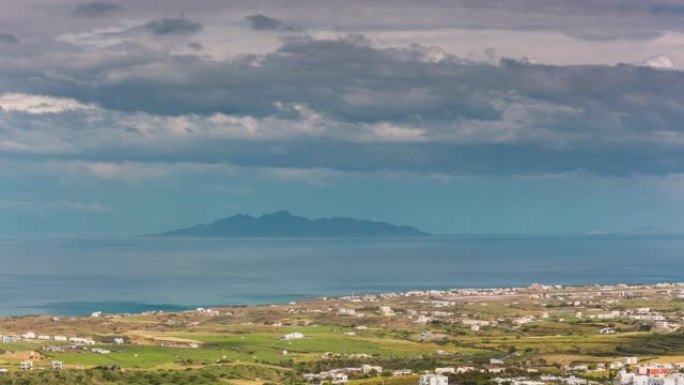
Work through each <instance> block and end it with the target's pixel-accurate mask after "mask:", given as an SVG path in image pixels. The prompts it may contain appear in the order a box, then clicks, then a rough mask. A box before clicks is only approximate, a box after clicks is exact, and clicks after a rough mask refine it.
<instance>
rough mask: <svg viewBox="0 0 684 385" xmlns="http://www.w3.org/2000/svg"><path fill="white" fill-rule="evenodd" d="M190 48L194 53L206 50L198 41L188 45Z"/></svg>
mask: <svg viewBox="0 0 684 385" xmlns="http://www.w3.org/2000/svg"><path fill="white" fill-rule="evenodd" d="M188 48H190V49H192V50H194V51H201V50H202V49H203V48H204V46H203V45H202V43H198V42H196V41H193V42H190V43H188Z"/></svg>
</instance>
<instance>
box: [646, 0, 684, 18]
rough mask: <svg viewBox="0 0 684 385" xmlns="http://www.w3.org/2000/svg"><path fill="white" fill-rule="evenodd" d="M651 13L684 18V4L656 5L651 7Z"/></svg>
mask: <svg viewBox="0 0 684 385" xmlns="http://www.w3.org/2000/svg"><path fill="white" fill-rule="evenodd" d="M651 13H653V14H656V15H665V16H683V15H684V4H674V3H669V4H654V5H652V6H651Z"/></svg>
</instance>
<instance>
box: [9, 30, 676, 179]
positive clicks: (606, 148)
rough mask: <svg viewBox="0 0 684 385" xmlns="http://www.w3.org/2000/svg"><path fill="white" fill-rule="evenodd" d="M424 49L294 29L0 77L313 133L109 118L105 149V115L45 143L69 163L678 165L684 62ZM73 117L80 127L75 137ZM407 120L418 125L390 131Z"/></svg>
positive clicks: (32, 87)
mask: <svg viewBox="0 0 684 385" xmlns="http://www.w3.org/2000/svg"><path fill="white" fill-rule="evenodd" d="M429 53H430V51H429V50H425V49H424V48H423V47H410V48H406V49H381V48H377V47H374V46H373V45H371V44H369V43H368V42H367V41H366V40H365V39H363V38H361V37H350V38H344V39H340V40H314V39H298V40H288V41H287V42H286V43H285V44H284V45H283V46H282V47H281V48H280V49H279V50H277V51H276V52H273V53H270V54H266V55H247V56H244V57H241V58H233V59H231V60H229V61H225V62H218V61H207V60H203V59H202V58H200V57H196V56H188V55H184V56H160V57H156V56H145V57H144V60H142V59H141V58H140V57H138V56H132V57H130V58H128V61H126V60H122V58H121V57H117V60H116V62H115V63H104V64H100V65H97V66H93V67H89V68H88V67H86V68H79V69H78V72H75V70H74V72H71V71H70V70H69V69H64V68H49V69H50V71H47V70H46V68H42V67H41V70H42V72H31V71H30V68H28V69H27V68H24V67H22V68H20V69H16V72H15V75H16V76H12V77H7V78H5V79H4V80H3V81H2V82H3V83H0V84H1V85H3V87H4V88H5V89H7V90H10V91H15V92H26V93H34V94H48V95H54V96H59V97H70V98H75V99H77V100H79V101H81V102H83V103H94V104H96V105H99V106H101V107H103V108H106V109H108V110H114V111H121V112H123V114H124V116H125V115H128V114H135V113H139V112H141V111H143V112H146V113H148V114H150V115H151V116H152V117H155V116H156V117H159V118H163V117H165V116H166V117H174V116H183V115H186V116H191V117H195V118H192V119H200V120H201V119H207V118H209V117H211V116H212V115H214V114H217V113H221V114H227V115H230V116H232V117H233V118H231V119H238V118H240V117H248V118H250V119H254V120H256V121H258V120H259V119H267V118H277V119H280V120H282V121H292V122H294V123H293V125H302V126H303V125H306V124H309V125H313V128H314V130H313V131H312V132H313V133H312V134H306V133H305V134H297V135H293V136H286V137H284V138H283V139H279V140H269V137H268V135H269V134H272V135H273V137H280V136H279V133H278V129H279V128H278V127H277V125H276V126H274V127H273V128H272V130H271V131H269V132H266V137H259V138H258V139H253V140H250V139H249V138H245V137H230V136H220V135H219V136H218V137H217V136H212V135H211V134H207V133H206V132H205V131H204V130H203V129H202V127H201V124H200V126H199V127H195V126H193V125H192V124H193V123H192V122H189V123H182V125H180V126H179V130H180V131H181V132H182V133H183V137H182V138H176V139H174V138H173V137H171V138H169V137H168V135H161V136H160V137H157V136H155V135H154V134H151V133H145V132H144V130H142V131H139V130H130V129H127V127H118V128H117V130H119V131H121V132H125V133H126V135H129V136H127V137H126V138H128V139H127V142H126V144H125V145H123V146H117V145H114V144H113V143H116V140H113V139H112V137H111V135H112V130H113V129H112V127H114V126H115V125H106V124H103V125H100V124H98V125H95V126H93V127H91V128H90V130H91V131H92V133H90V134H88V135H86V137H89V138H93V137H98V135H101V136H102V138H104V139H101V140H100V141H95V143H93V142H92V141H91V142H89V143H87V146H84V147H83V146H76V148H75V149H72V150H69V151H63V152H61V153H60V154H58V155H59V156H63V157H66V158H68V159H86V160H93V161H116V162H121V161H127V160H129V161H137V162H198V163H213V162H223V163H230V164H237V165H243V166H265V167H303V168H316V167H323V168H331V169H338V170H350V171H371V170H410V171H418V172H440V173H449V174H459V175H461V174H462V175H478V174H500V175H504V174H509V175H510V174H516V175H537V174H545V173H563V172H592V173H597V174H602V175H629V174H658V175H662V174H668V173H681V172H684V155H683V154H684V151H683V150H684V126H682V124H681V122H682V121H684V108H682V106H684V72H682V71H660V70H655V69H651V68H644V67H636V66H632V65H618V66H596V65H583V66H549V65H539V64H532V63H529V62H524V61H515V60H508V59H504V60H502V62H501V63H500V64H498V65H493V64H486V63H478V62H468V61H464V60H461V59H459V58H456V57H450V56H448V55H446V56H445V57H444V58H442V59H441V60H437V61H434V60H431V59H430V58H429V57H428V56H426V55H427V54H429ZM429 59H430V60H429ZM44 73H49V74H50V75H51V77H49V78H47V77H45V75H44ZM55 74H59V75H60V76H55ZM112 74H115V75H116V76H112ZM181 75H182V76H181ZM28 79H31V81H27V80H28ZM70 79H78V82H75V81H72V80H70ZM103 79H107V81H103ZM296 106H305V108H307V109H308V110H310V111H311V112H310V113H308V114H309V115H307V114H306V113H302V112H301V107H296ZM311 114H315V116H313V117H311V116H310V115H311ZM29 118H30V120H31V122H32V123H31V129H27V130H22V131H21V132H20V133H19V134H21V135H28V133H32V132H33V133H35V132H36V130H37V129H38V128H39V127H41V124H38V123H36V120H37V118H36V117H35V116H31V117H29ZM150 119H151V118H150ZM64 120H65V121H66V123H64V127H63V128H61V129H60V130H62V131H63V132H64V137H65V138H72V137H78V136H80V135H82V134H83V132H82V130H83V127H86V126H87V125H88V123H87V122H88V120H87V119H83V120H78V121H70V120H68V119H66V118H64ZM311 120H313V123H311ZM160 124H161V125H164V124H167V123H166V122H162V123H160ZM248 124H256V123H248ZM264 124H267V125H268V124H270V122H268V121H267V122H265V123H264ZM116 125H120V123H116ZM7 126H8V127H21V126H22V123H21V122H20V121H17V122H9V123H7ZM46 126H50V127H51V130H50V131H49V132H50V135H53V136H54V135H56V133H57V132H62V131H59V130H57V129H56V128H54V127H55V123H54V122H53V123H51V124H50V125H46ZM36 127H38V128H36ZM70 127H81V131H79V132H78V135H77V133H76V132H75V131H74V129H73V128H70ZM368 127H371V129H372V130H375V131H373V132H375V133H376V134H375V136H373V137H371V138H370V139H368V138H365V137H364V135H363V134H364V133H365V132H366V131H364V130H368ZM318 128H320V129H322V130H323V131H321V132H320V133H318V132H317V131H316V130H315V129H318ZM404 128H409V129H414V130H416V132H419V133H420V135H419V136H416V137H411V136H409V137H406V136H404V137H401V138H400V139H401V140H399V141H397V140H396V136H395V135H396V134H397V133H398V134H400V135H402V134H405V132H404V131H402V129H404ZM98 132H100V133H99V134H98ZM117 135H118V134H117ZM0 139H2V138H0ZM162 139H163V140H162ZM5 141H6V143H14V142H16V140H14V139H13V138H12V137H7V138H5ZM65 143H70V141H69V140H65ZM50 144H51V145H54V141H53V143H50ZM15 147H16V146H15ZM350 154H353V156H351V155H350ZM50 155H51V156H55V155H54V154H50Z"/></svg>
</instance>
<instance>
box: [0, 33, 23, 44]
mask: <svg viewBox="0 0 684 385" xmlns="http://www.w3.org/2000/svg"><path fill="white" fill-rule="evenodd" d="M18 42H19V39H17V37H16V36H14V35H12V34H9V33H0V44H2V43H9V44H16V43H18Z"/></svg>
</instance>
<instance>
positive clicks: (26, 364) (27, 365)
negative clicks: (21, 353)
mask: <svg viewBox="0 0 684 385" xmlns="http://www.w3.org/2000/svg"><path fill="white" fill-rule="evenodd" d="M19 369H21V370H32V369H33V361H31V360H26V361H21V362H20V363H19Z"/></svg>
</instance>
